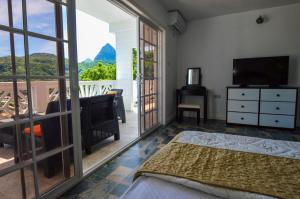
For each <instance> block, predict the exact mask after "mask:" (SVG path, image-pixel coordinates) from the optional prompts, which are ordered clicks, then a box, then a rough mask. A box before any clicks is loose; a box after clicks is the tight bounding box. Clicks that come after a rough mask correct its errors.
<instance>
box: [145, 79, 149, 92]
mask: <svg viewBox="0 0 300 199" xmlns="http://www.w3.org/2000/svg"><path fill="white" fill-rule="evenodd" d="M144 85H145V88H144V91H145V95H149V94H150V92H149V91H150V90H149V86H150V81H149V80H145V81H144Z"/></svg>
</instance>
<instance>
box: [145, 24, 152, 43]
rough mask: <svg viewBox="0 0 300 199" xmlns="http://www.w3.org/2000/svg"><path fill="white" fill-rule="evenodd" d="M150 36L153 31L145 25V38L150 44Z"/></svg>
mask: <svg viewBox="0 0 300 199" xmlns="http://www.w3.org/2000/svg"><path fill="white" fill-rule="evenodd" d="M150 34H151V29H150V27H149V26H147V25H144V36H145V38H144V39H145V41H148V42H150Z"/></svg>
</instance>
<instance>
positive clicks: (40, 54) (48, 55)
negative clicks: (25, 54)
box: [29, 37, 58, 76]
mask: <svg viewBox="0 0 300 199" xmlns="http://www.w3.org/2000/svg"><path fill="white" fill-rule="evenodd" d="M56 55H57V53H56V42H53V41H49V40H44V39H39V38H35V37H29V56H30V57H29V63H30V74H31V75H41V76H43V75H47V76H53V75H57V74H58V73H57V56H56Z"/></svg>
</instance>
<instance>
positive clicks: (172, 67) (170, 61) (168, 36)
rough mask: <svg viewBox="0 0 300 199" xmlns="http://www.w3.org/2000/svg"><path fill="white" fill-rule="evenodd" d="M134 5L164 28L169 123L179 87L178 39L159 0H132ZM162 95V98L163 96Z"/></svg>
mask: <svg viewBox="0 0 300 199" xmlns="http://www.w3.org/2000/svg"><path fill="white" fill-rule="evenodd" d="M130 2H131V3H132V4H134V5H135V6H136V7H138V8H139V9H140V10H142V11H143V12H144V13H145V14H147V15H148V16H149V17H150V18H151V19H153V20H154V21H155V22H157V23H158V24H159V25H160V26H161V27H163V28H164V36H165V43H164V44H163V46H164V47H165V48H164V49H163V51H164V54H165V59H164V61H163V64H162V65H163V67H164V71H165V74H164V78H165V83H164V91H165V92H164V93H163V95H164V96H165V105H164V107H163V108H164V116H163V117H164V118H163V122H164V123H168V122H169V121H170V120H171V119H173V118H174V117H175V110H176V104H175V102H176V101H175V99H176V97H175V89H176V85H177V70H176V48H177V47H176V44H177V37H176V35H175V34H173V32H172V31H171V30H170V29H169V27H168V26H167V20H168V16H167V11H166V10H165V9H164V8H163V7H162V5H161V4H160V3H159V2H158V1H157V0H130ZM163 95H160V96H163Z"/></svg>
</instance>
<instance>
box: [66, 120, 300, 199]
mask: <svg viewBox="0 0 300 199" xmlns="http://www.w3.org/2000/svg"><path fill="white" fill-rule="evenodd" d="M183 130H199V131H205V132H220V133H227V134H236V135H244V136H252V137H261V138H267V139H276V140H290V141H300V129H297V130H296V131H292V130H279V129H266V128H256V127H246V126H227V125H226V124H225V122H224V121H217V120H209V121H208V122H207V123H205V124H203V123H201V124H200V126H195V121H193V120H188V121H185V122H184V123H182V124H178V123H177V122H173V123H171V124H170V125H168V126H167V127H164V128H160V129H158V130H157V131H155V132H153V133H152V134H150V135H149V136H147V137H146V138H145V139H143V140H141V141H140V142H138V143H136V144H135V145H133V146H132V147H130V148H129V149H128V150H127V151H125V152H124V153H122V154H121V155H120V156H118V157H116V158H115V159H113V160H112V161H110V162H108V163H107V164H105V165H104V166H102V167H100V168H98V169H97V170H96V171H95V172H93V173H92V174H91V175H89V176H88V177H86V178H85V179H84V180H83V181H82V182H81V183H79V184H78V185H77V186H75V187H73V188H72V189H71V190H70V191H68V192H67V193H65V194H64V195H63V196H62V197H61V198H62V199H67V198H68V199H69V198H72V199H77V198H78V199H79V198H80V199H83V198H89V199H94V198H95V199H96V198H97V199H102V198H109V199H115V198H120V196H121V195H122V194H123V193H124V192H125V191H126V189H127V188H128V187H129V186H130V184H131V183H132V179H133V175H134V172H135V171H136V169H137V168H138V167H139V166H140V165H141V164H142V163H143V162H144V161H145V160H146V159H147V158H149V157H150V156H151V155H152V154H153V153H155V152H156V151H157V150H159V149H160V148H161V147H162V146H164V145H165V144H167V143H168V142H169V141H170V140H171V139H172V138H173V137H174V136H175V135H177V134H178V133H179V132H181V131H183Z"/></svg>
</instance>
